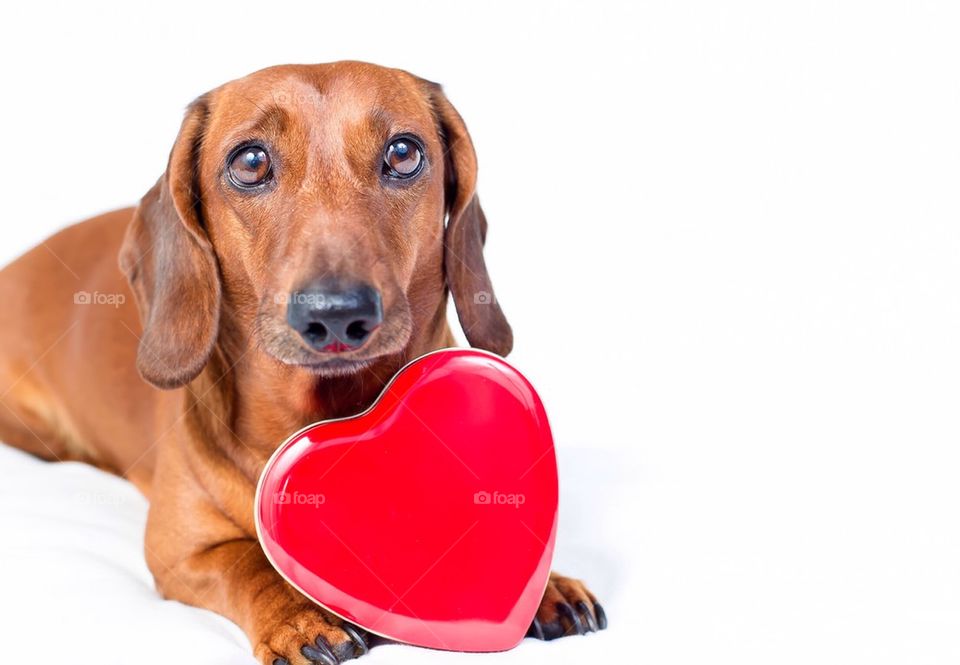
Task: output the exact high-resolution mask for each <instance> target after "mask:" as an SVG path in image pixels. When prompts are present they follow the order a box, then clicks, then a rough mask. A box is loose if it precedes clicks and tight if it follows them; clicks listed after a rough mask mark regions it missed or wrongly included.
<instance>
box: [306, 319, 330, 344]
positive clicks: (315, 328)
mask: <svg viewBox="0 0 960 665" xmlns="http://www.w3.org/2000/svg"><path fill="white" fill-rule="evenodd" d="M303 334H304V335H305V336H307V337H309V338H310V340H311V341H313V342H322V341H324V340H325V339H326V338H327V327H326V326H325V325H323V324H322V323H317V322H316V321H313V322H311V323H308V324H307V329H306V330H304V331H303Z"/></svg>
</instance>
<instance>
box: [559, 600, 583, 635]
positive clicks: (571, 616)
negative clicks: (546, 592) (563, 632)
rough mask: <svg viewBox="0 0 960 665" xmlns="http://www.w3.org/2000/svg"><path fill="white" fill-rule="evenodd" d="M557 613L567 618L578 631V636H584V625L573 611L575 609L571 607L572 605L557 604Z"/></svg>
mask: <svg viewBox="0 0 960 665" xmlns="http://www.w3.org/2000/svg"><path fill="white" fill-rule="evenodd" d="M557 611H559V612H560V614H563V615H565V616H566V617H567V620H568V621H570V623H571V624H572V627H573V628H576V629H577V635H583V623H582V622H581V621H580V617H579V616H577V613H576V612H574V611H573V608H572V607H570V603H557Z"/></svg>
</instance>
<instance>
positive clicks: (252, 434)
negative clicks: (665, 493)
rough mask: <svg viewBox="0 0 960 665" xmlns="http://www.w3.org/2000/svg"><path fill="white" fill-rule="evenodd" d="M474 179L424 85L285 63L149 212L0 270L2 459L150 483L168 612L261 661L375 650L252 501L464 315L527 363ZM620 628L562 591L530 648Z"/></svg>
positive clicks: (225, 108)
mask: <svg viewBox="0 0 960 665" xmlns="http://www.w3.org/2000/svg"><path fill="white" fill-rule="evenodd" d="M476 178H477V160H476V155H475V152H474V148H473V144H472V142H471V139H470V136H469V134H468V133H467V129H466V127H465V125H464V122H463V120H462V118H461V117H460V115H459V114H458V112H457V111H456V110H455V109H454V107H453V106H452V105H451V103H450V102H449V101H448V100H447V98H446V97H445V95H444V93H443V92H442V90H441V88H440V86H438V85H437V84H435V83H431V82H429V81H426V80H424V79H421V78H418V77H416V76H414V75H412V74H409V73H407V72H405V71H401V70H396V69H388V68H384V67H379V66H375V65H370V64H366V63H359V62H338V63H332V64H323V65H285V66H278V67H271V68H268V69H264V70H261V71H259V72H256V73H254V74H251V75H249V76H246V77H244V78H241V79H238V80H235V81H232V82H229V83H226V84H225V85H222V86H220V87H218V88H215V89H214V90H212V91H210V92H208V93H206V94H204V95H202V96H201V97H199V98H198V99H196V100H195V101H194V102H193V103H191V104H190V105H189V107H188V108H187V111H186V113H185V116H184V118H183V121H182V124H181V127H180V131H179V135H178V136H177V138H176V141H175V143H174V146H173V149H172V150H171V152H170V156H169V161H168V163H167V169H166V172H165V173H164V174H163V175H162V176H161V177H160V179H159V180H158V181H157V183H156V184H155V185H154V186H153V187H152V188H151V189H150V190H149V191H148V192H147V193H146V194H145V195H144V196H143V198H142V199H141V200H140V203H139V205H138V206H137V207H136V208H129V209H124V210H117V211H114V212H109V213H106V214H103V215H100V216H98V217H95V218H93V219H90V220H87V221H84V222H81V223H79V224H76V225H74V226H71V227H68V228H66V229H65V230H63V231H61V232H60V233H58V234H56V235H54V236H53V237H51V238H49V239H48V240H46V241H45V242H43V243H41V244H40V245H39V246H38V247H36V248H34V249H33V250H31V251H30V252H28V253H27V254H25V255H23V256H22V257H20V258H19V259H17V260H15V261H14V262H13V263H11V264H10V265H9V266H7V267H6V268H4V269H3V270H2V271H0V302H2V303H3V306H2V307H0V396H2V397H0V403H2V405H3V408H0V440H3V441H5V442H7V443H9V444H11V445H14V446H16V447H18V448H22V449H24V450H26V451H28V452H30V453H33V454H34V455H37V456H39V457H41V458H44V459H48V460H79V461H83V462H87V463H90V464H93V465H95V466H97V467H99V468H101V469H104V470H107V471H110V472H112V473H115V474H118V475H121V476H123V477H125V478H127V479H129V480H130V481H131V482H133V483H134V484H135V485H136V486H137V488H138V489H139V490H140V491H141V492H143V494H144V495H145V496H146V497H147V498H148V500H149V504H150V507H149V512H148V517H147V526H146V536H145V543H144V552H145V557H146V560H147V564H148V566H149V568H150V571H151V572H152V574H153V576H154V580H155V582H156V587H157V590H158V591H159V593H161V594H162V595H163V596H164V597H165V598H170V599H175V600H178V601H181V602H183V603H187V604H189V605H194V606H197V607H202V608H206V609H209V610H213V611H214V612H217V613H219V614H221V615H223V616H224V617H227V618H228V619H230V620H232V621H233V622H235V623H236V624H237V625H239V626H240V627H241V628H242V629H243V631H244V632H245V633H246V635H247V636H248V638H249V639H250V642H251V645H252V647H253V652H254V655H255V657H256V658H257V659H258V660H259V661H260V662H261V663H264V664H265V665H279V664H283V663H288V664H289V665H306V664H307V663H323V664H324V665H330V664H331V663H337V662H339V661H342V660H347V659H349V658H353V657H356V656H360V655H362V654H364V653H366V651H367V650H368V648H369V646H370V644H371V643H372V636H371V635H370V634H369V633H366V632H365V631H363V630H361V629H360V628H358V627H356V626H353V625H351V624H350V623H348V622H346V621H343V620H342V619H340V618H339V617H337V616H335V615H333V614H331V613H329V612H327V611H325V610H324V609H322V608H321V607H319V606H318V605H316V604H315V603H313V602H312V601H310V600H308V599H307V598H306V597H304V596H303V595H301V594H300V593H299V592H298V591H296V590H295V589H294V588H293V587H291V586H290V584H288V583H287V582H286V581H285V580H284V579H283V578H282V577H281V576H280V575H279V574H278V573H277V572H276V571H275V570H274V569H273V568H272V567H271V565H270V563H269V562H268V561H267V559H266V557H265V555H264V554H263V551H262V550H261V549H260V546H259V542H258V540H257V536H256V528H255V525H254V515H253V511H252V510H251V506H252V505H253V502H254V493H255V490H256V484H257V480H258V477H259V475H260V472H261V470H262V468H263V466H264V464H265V463H266V461H267V459H268V458H269V457H270V455H271V453H272V452H273V451H274V450H275V448H276V447H277V446H278V445H279V444H280V443H281V442H282V441H283V440H284V439H285V438H286V437H287V436H288V435H289V434H290V433H292V432H295V431H297V430H299V429H301V428H302V427H303V426H305V425H307V424H309V423H312V422H315V421H318V420H323V419H328V418H336V417H343V416H347V415H352V414H355V413H358V412H359V411H361V410H363V409H364V408H365V407H366V406H368V405H369V404H370V403H372V401H373V400H374V399H375V398H376V397H377V395H378V394H379V392H380V391H381V389H382V388H383V387H384V385H385V384H386V381H387V380H388V379H389V377H390V376H392V375H393V374H394V373H395V372H396V371H397V370H398V369H399V368H400V367H402V366H403V365H404V364H405V363H407V362H408V361H409V360H411V359H413V358H415V357H417V356H420V355H422V354H424V353H427V352H429V351H432V350H436V349H440V348H444V347H449V346H452V345H454V338H453V336H452V334H451V329H450V327H449V325H448V322H447V315H446V312H447V301H448V295H452V297H453V300H454V304H455V307H456V312H457V316H458V318H459V322H460V325H461V327H462V329H463V331H464V334H465V336H466V338H467V340H468V341H469V343H470V344H471V345H472V346H475V347H478V348H482V349H486V350H488V351H492V352H494V353H498V354H500V355H506V354H507V353H509V352H510V350H511V347H512V344H513V336H512V332H511V329H510V326H509V324H508V323H507V320H506V318H505V316H504V313H503V311H502V309H501V307H500V305H499V304H498V303H497V301H496V297H495V296H494V295H493V293H494V290H493V286H492V285H491V282H490V277H489V275H488V272H487V268H486V265H485V263H484V258H483V245H484V241H485V237H486V231H487V221H486V218H485V216H484V213H483V210H482V208H481V207H480V202H479V200H478V198H477V195H476V192H475V185H476ZM118 257H119V260H118ZM371 528H376V524H375V523H373V524H371ZM606 622H607V620H606V616H605V613H604V610H603V608H602V607H601V605H600V604H598V603H597V601H596V599H595V597H594V596H593V594H591V593H590V591H588V590H587V588H586V587H585V586H584V585H583V583H581V582H580V581H578V580H575V579H571V578H567V577H563V576H561V575H558V574H556V573H552V574H551V576H550V578H549V582H548V584H547V588H546V591H545V594H544V597H543V601H542V604H541V607H540V609H539V611H538V613H537V615H536V618H535V620H534V622H533V624H532V625H531V627H530V631H529V633H528V634H529V635H530V636H533V637H537V638H540V639H552V638H555V637H560V636H562V635H566V634H576V633H579V634H583V633H586V632H590V631H594V630H600V629H602V628H605V627H606Z"/></svg>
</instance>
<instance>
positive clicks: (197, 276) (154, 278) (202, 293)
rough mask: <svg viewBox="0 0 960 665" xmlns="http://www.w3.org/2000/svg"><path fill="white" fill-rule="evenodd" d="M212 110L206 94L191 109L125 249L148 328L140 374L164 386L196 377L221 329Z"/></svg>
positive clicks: (123, 257) (124, 263)
mask: <svg viewBox="0 0 960 665" xmlns="http://www.w3.org/2000/svg"><path fill="white" fill-rule="evenodd" d="M207 113H208V108H207V101H206V99H205V98H204V97H201V98H200V99H198V100H197V101H195V102H193V104H191V105H190V107H189V108H188V109H187V113H186V115H185V116H184V119H183V124H182V125H181V126H180V134H179V135H178V136H177V141H176V143H175V144H174V146H173V150H172V151H171V152H170V161H169V162H168V164H167V171H166V173H164V174H163V176H161V178H160V179H159V180H158V181H157V184H155V185H154V186H153V187H152V188H151V189H150V191H148V192H147V193H146V194H145V195H144V196H143V198H142V199H141V200H140V205H139V207H138V208H137V210H136V212H135V213H134V215H133V220H132V221H131V222H130V226H128V227H127V234H126V237H125V238H124V240H123V246H122V247H121V249H120V268H121V270H123V272H124V274H125V275H126V276H127V280H128V281H129V282H130V287H131V289H132V290H133V293H134V296H135V299H136V301H137V307H138V309H139V310H140V320H141V321H142V323H143V336H142V337H141V338H140V346H139V348H138V350H137V369H138V370H139V371H140V375H141V376H142V377H143V378H144V379H146V380H147V381H148V382H150V383H152V384H153V385H155V386H157V387H158V388H176V387H177V386H182V385H183V384H185V383H187V382H189V381H191V380H193V379H194V378H195V377H196V376H197V375H198V374H199V373H200V371H201V370H202V369H203V367H204V366H205V365H206V364H207V360H208V359H209V358H210V354H211V352H212V351H213V346H214V342H215V341H216V336H217V330H218V327H219V319H220V275H219V268H218V264H217V260H216V257H215V255H214V252H213V247H212V246H211V244H210V240H209V238H208V237H207V233H206V230H205V229H204V226H203V222H202V212H201V205H200V200H201V194H200V191H199V182H198V176H197V161H198V158H199V153H200V145H201V142H202V140H203V131H204V127H205V125H206V121H207Z"/></svg>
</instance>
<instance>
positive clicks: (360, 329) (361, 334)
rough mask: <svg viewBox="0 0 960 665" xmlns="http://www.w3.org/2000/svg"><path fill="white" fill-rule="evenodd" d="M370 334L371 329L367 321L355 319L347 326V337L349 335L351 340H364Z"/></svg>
mask: <svg viewBox="0 0 960 665" xmlns="http://www.w3.org/2000/svg"><path fill="white" fill-rule="evenodd" d="M369 334H370V331H369V330H367V322H366V321H354V322H353V323H351V324H350V325H348V326H347V337H349V338H350V339H351V341H356V342H362V341H363V340H365V339H366V338H367V335H369Z"/></svg>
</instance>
